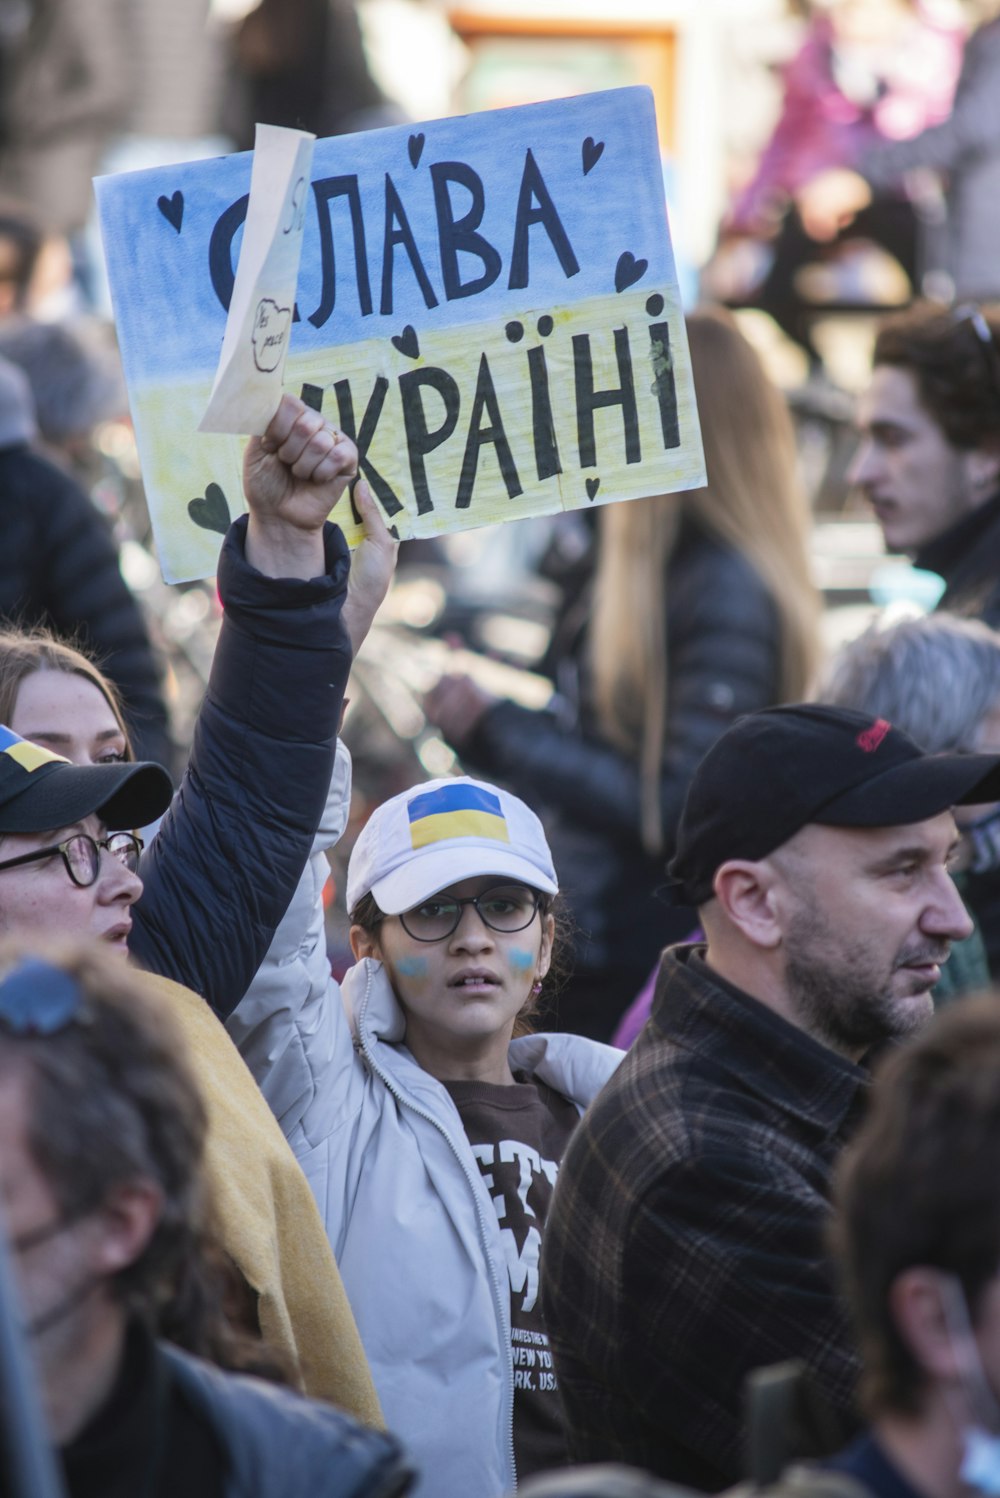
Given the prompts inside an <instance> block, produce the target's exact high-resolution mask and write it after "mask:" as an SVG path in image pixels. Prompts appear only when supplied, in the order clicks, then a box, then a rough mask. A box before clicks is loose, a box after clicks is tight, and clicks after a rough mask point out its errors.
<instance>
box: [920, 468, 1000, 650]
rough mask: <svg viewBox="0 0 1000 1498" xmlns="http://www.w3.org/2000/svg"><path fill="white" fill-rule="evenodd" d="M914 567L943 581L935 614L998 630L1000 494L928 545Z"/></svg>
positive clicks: (999, 615) (964, 516)
mask: <svg viewBox="0 0 1000 1498" xmlns="http://www.w3.org/2000/svg"><path fill="white" fill-rule="evenodd" d="M913 565H914V566H915V567H922V568H923V569H924V571H926V572H936V573H937V574H938V576H939V577H942V578H943V579H944V584H945V589H944V593H943V594H942V595H941V597H940V599H939V600H938V605H937V606H938V608H939V609H947V610H948V612H949V613H952V614H963V615H965V616H966V617H967V618H970V619H982V620H983V622H984V623H985V624H988V625H989V626H990V627H991V628H992V629H996V628H997V627H998V626H1000V493H997V494H995V495H994V496H993V498H992V499H988V500H987V501H986V503H985V504H982V505H980V506H979V507H978V508H977V509H975V510H973V511H972V513H971V514H970V515H963V517H962V519H961V520H958V521H956V523H955V524H954V525H952V526H949V528H948V530H946V531H943V532H942V533H941V535H940V536H935V537H934V539H933V541H928V543H927V545H926V546H923V547H921V549H920V550H919V551H918V552H917V554H916V556H915V557H914V558H913Z"/></svg>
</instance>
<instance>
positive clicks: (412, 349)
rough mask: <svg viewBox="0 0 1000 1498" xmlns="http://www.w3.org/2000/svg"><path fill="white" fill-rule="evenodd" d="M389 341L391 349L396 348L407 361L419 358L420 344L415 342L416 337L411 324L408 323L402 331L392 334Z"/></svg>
mask: <svg viewBox="0 0 1000 1498" xmlns="http://www.w3.org/2000/svg"><path fill="white" fill-rule="evenodd" d="M390 341H391V343H392V346H393V348H398V349H399V352H400V353H401V354H405V355H406V357H407V358H408V359H419V358H420V344H419V343H418V342H417V335H416V332H415V331H414V327H413V324H412V323H409V322H408V323H407V324H406V327H405V328H404V329H403V331H402V332H401V333H396V334H394V335H393V337H392V339H391V340H390Z"/></svg>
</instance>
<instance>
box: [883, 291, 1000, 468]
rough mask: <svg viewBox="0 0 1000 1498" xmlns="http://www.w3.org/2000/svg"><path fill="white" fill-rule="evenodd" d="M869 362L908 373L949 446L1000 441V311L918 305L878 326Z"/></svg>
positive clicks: (973, 445)
mask: <svg viewBox="0 0 1000 1498" xmlns="http://www.w3.org/2000/svg"><path fill="white" fill-rule="evenodd" d="M979 318H981V319H982V321H981V322H980V321H979ZM984 331H988V332H989V334H990V339H991V341H990V342H989V343H987V342H986V341H985V339H984V338H983V337H981V333H982V332H984ZM872 363H873V364H874V365H875V366H876V367H877V366H878V365H880V364H888V365H892V366H894V367H895V368H897V369H907V370H909V371H910V372H911V373H912V375H913V377H914V379H915V380H916V383H917V390H918V392H919V395H920V401H921V404H922V405H923V406H924V407H925V408H926V410H927V411H928V412H929V413H930V415H931V416H933V418H934V420H935V421H936V422H937V424H938V426H939V427H940V428H941V430H942V431H943V432H944V434H945V436H946V437H947V439H948V441H949V442H950V443H951V444H952V446H953V447H960V448H966V449H969V448H976V447H982V446H983V445H984V444H985V443H987V442H988V441H990V440H991V439H993V440H996V439H1000V307H997V306H994V307H989V306H983V307H979V308H976V307H971V306H958V307H946V306H942V305H939V304H937V303H934V302H921V303H916V304H915V305H914V306H912V307H910V308H908V309H907V310H906V311H905V312H899V313H896V314H894V315H893V316H892V317H889V318H887V319H886V321H885V322H883V323H882V325H881V326H880V328H879V331H878V335H877V337H876V339H875V350H874V353H873V355H872Z"/></svg>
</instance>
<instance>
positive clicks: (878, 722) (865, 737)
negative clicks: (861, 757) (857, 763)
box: [855, 718, 892, 754]
mask: <svg viewBox="0 0 1000 1498" xmlns="http://www.w3.org/2000/svg"><path fill="white" fill-rule="evenodd" d="M891 727H892V724H891V723H887V722H886V720H885V718H876V719H875V722H874V723H873V724H872V726H871V728H866V729H865V730H864V732H863V733H859V734H858V736H857V738H856V739H855V743H856V744H857V746H858V748H859V749H863V750H864V751H865V753H866V754H874V753H875V750H876V749H877V748H878V746H879V744H881V742H882V740H883V739H884V738H885V736H886V734H887V733H888V732H889V729H890V728H891Z"/></svg>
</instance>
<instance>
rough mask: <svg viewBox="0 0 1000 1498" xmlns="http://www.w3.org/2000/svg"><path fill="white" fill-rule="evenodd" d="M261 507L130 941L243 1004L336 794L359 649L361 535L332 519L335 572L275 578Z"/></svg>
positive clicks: (222, 1000) (229, 548) (224, 574)
mask: <svg viewBox="0 0 1000 1498" xmlns="http://www.w3.org/2000/svg"><path fill="white" fill-rule="evenodd" d="M246 525H247V517H246V516H245V515H244V516H242V517H241V518H240V519H239V520H237V521H236V522H235V523H234V524H233V525H232V526H231V527H230V529H229V533H228V535H227V537H226V540H225V542H224V544H223V548H222V554H221V556H220V559H219V574H218V586H219V593H220V596H221V598H222V602H223V605H224V608H225V614H224V618H223V624H222V630H221V633H220V635H219V641H218V645H217V646H216V650H215V659H214V661H213V663H212V674H211V677H210V679H209V683H208V689H207V691H206V693H205V701H204V704H203V706H202V709H201V713H200V715H199V718H198V723H197V726H196V728H195V735H194V744H193V747H192V750H191V758H190V761H189V763H188V768H187V770H186V772H185V775H184V779H183V781H182V782H181V786H180V790H179V791H178V793H177V795H176V796H175V798H174V801H173V804H172V805H171V807H170V809H169V811H168V812H167V814H166V816H165V817H164V819H163V821H162V823H161V825H160V830H159V832H158V834H157V836H156V838H155V839H154V841H153V842H152V844H151V846H150V848H149V849H148V851H147V854H146V856H145V857H144V859H143V862H142V870H141V872H142V877H143V881H144V884H145V889H144V892H143V895H142V898H141V899H140V900H139V902H138V904H137V905H136V906H135V909H134V911H133V926H132V932H131V936H130V938H129V951H130V952H131V954H132V955H133V957H135V958H136V959H137V960H138V961H139V963H140V964H141V966H143V967H145V968H147V969H148V970H149V971H150V972H153V973H159V974H160V975H161V976H163V977H165V978H173V979H174V980H175V981H176V982H178V983H182V984H183V985H184V986H185V987H187V988H192V989H194V990H195V992H196V993H200V994H201V995H202V997H203V998H206V999H207V1000H208V1001H209V1003H210V1004H211V1006H212V1008H213V1009H214V1010H215V1012H216V1014H218V1015H219V1017H220V1018H222V1019H225V1018H226V1016H227V1015H228V1014H229V1013H230V1012H231V1011H232V1010H233V1009H234V1008H235V1007H236V1005H237V1004H238V1003H239V1001H240V999H241V998H242V997H243V995H244V993H245V992H246V990H247V988H248V987H249V985H250V980H251V979H252V978H253V976H254V974H255V973H256V971H257V969H258V968H259V967H260V964H261V962H262V961H263V960H264V956H265V954H266V953H267V949H268V947H269V946H270V943H271V938H272V936H273V935H274V931H275V928H276V927H277V925H278V923H279V921H280V920H281V918H282V916H283V915H284V913H285V910H286V908H287V906H288V902H289V901H290V899H291V897H292V894H293V893H294V891H295V887H296V884H297V883H298V879H299V876H300V874H301V873H302V870H303V869H304V868H305V864H306V860H307V858H308V856H309V853H310V851H311V849H312V840H313V835H314V833H315V831H316V828H317V826H318V825H319V821H320V817H321V816H322V814H323V810H324V807H325V805H326V798H327V792H328V791H329V787H330V780H331V777H332V775H333V760H334V754H335V752H336V747H337V729H338V727H339V724H340V714H341V707H342V703H343V697H344V687H345V685H346V683H347V677H348V673H349V671H350V667H351V649H350V642H349V640H348V637H347V630H346V628H345V627H344V624H343V622H342V620H341V610H342V608H343V604H344V598H345V596H346V593H347V574H348V570H349V560H348V551H347V543H346V542H345V540H344V537H343V535H342V534H341V532H340V530H339V529H338V527H337V526H335V525H327V527H326V564H327V571H326V575H325V576H323V577H317V578H312V579H311V580H310V581H308V582H302V581H297V580H294V579H291V580H290V579H287V578H281V579H275V578H269V577H264V576H263V575H262V574H261V573H259V572H257V571H256V570H255V569H254V568H253V567H251V566H249V565H248V563H247V562H246V560H245V557H244V555H243V546H244V538H245V535H246Z"/></svg>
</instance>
